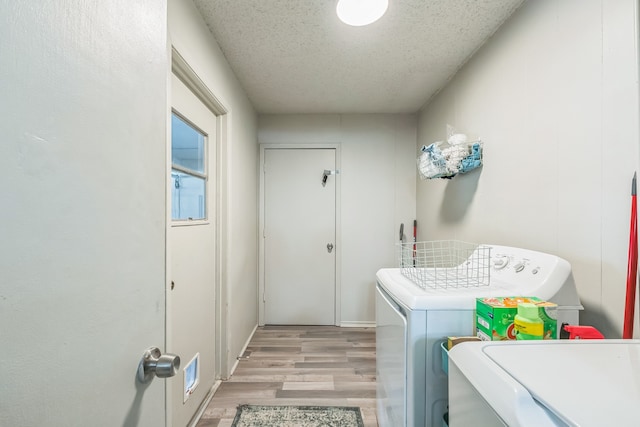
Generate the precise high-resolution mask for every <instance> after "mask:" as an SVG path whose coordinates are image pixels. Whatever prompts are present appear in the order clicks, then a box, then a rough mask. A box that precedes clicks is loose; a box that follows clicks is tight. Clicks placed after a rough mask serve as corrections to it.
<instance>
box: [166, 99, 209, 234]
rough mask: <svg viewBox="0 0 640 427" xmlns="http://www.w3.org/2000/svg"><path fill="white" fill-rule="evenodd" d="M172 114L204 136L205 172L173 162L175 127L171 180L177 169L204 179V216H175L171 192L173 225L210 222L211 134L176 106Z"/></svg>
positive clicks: (171, 135) (171, 133) (203, 166)
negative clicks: (209, 154)
mask: <svg viewBox="0 0 640 427" xmlns="http://www.w3.org/2000/svg"><path fill="white" fill-rule="evenodd" d="M171 115H172V116H173V115H175V116H176V117H177V118H178V119H180V120H182V121H183V122H184V123H186V124H187V125H189V126H190V127H191V128H193V129H194V130H195V131H197V132H198V133H199V134H200V135H202V136H203V143H202V156H203V159H202V160H203V162H202V168H203V170H204V173H202V172H198V171H196V170H193V169H190V168H188V167H185V166H182V165H178V164H175V163H173V128H172V129H171V132H170V137H171V159H170V163H171V164H170V176H169V179H170V181H171V173H172V172H173V171H174V170H175V171H178V172H180V173H184V174H187V175H190V176H194V177H196V178H200V179H203V180H204V218H195V219H194V218H178V219H176V218H174V217H173V198H172V197H171V192H169V198H170V200H169V201H170V203H171V209H170V212H171V225H172V226H185V225H205V224H209V156H208V153H209V134H208V133H207V132H205V131H204V130H202V129H201V128H200V127H199V126H197V125H196V124H195V123H193V121H191V120H189V119H188V118H186V117H185V115H184V114H181V113H180V112H179V111H178V110H176V109H175V108H173V107H172V108H171Z"/></svg>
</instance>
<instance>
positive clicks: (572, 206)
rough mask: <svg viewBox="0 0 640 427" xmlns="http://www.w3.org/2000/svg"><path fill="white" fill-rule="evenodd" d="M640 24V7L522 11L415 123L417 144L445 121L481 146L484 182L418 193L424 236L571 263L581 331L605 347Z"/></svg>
mask: <svg viewBox="0 0 640 427" xmlns="http://www.w3.org/2000/svg"><path fill="white" fill-rule="evenodd" d="M636 18H637V9H636V1H635V0H619V1H606V0H600V1H598V0H588V1H585V0H562V1H556V0H537V1H530V2H526V3H525V4H524V5H523V7H522V8H521V9H520V10H519V11H518V12H516V14H515V15H514V16H513V17H512V19H510V21H509V22H507V24H506V25H505V26H504V27H503V28H502V29H501V30H500V31H499V32H498V33H497V34H496V35H495V36H494V37H493V38H492V39H491V40H490V41H489V42H488V44H487V45H485V46H484V47H483V48H482V49H481V50H480V51H479V52H478V53H477V54H476V56H475V57H474V58H473V59H472V60H471V61H470V62H469V63H467V64H466V66H465V67H464V68H463V69H462V70H461V71H460V72H459V73H458V74H457V75H456V76H455V78H454V79H453V80H452V81H451V82H450V84H449V85H448V86H447V87H446V88H445V89H444V90H442V91H441V92H440V93H439V94H438V95H437V96H436V97H435V98H434V99H432V100H431V102H430V103H428V105H427V106H426V107H425V108H424V110H423V111H422V112H421V113H420V115H419V126H418V146H421V145H423V144H429V143H431V142H433V141H436V140H441V139H443V138H444V137H445V131H446V125H447V124H451V125H454V126H456V127H457V129H458V130H459V131H461V132H463V133H467V134H468V135H470V136H472V137H480V138H482V140H483V141H484V144H485V145H484V167H483V169H482V170H481V171H477V172H471V173H469V174H468V175H465V176H459V177H456V178H454V179H453V180H451V181H445V180H433V181H427V182H424V181H420V182H418V186H417V216H418V221H419V226H420V231H419V239H420V240H433V239H448V238H457V239H463V240H469V241H476V242H485V243H495V244H505V245H512V246H521V247H527V248H531V249H537V250H541V251H546V252H551V253H554V254H557V255H560V256H562V257H564V258H566V259H567V260H568V261H569V262H570V263H571V264H572V266H573V271H574V276H575V279H576V282H577V285H578V289H579V293H580V296H581V299H582V302H583V305H584V306H585V308H586V309H585V311H584V313H583V315H582V317H581V322H582V323H584V324H591V325H594V326H596V327H598V328H600V329H601V330H602V331H603V332H604V333H605V335H606V336H607V337H610V338H614V337H619V336H620V335H621V333H622V319H623V312H624V308H623V305H624V295H625V280H626V267H627V249H628V235H629V212H630V190H631V178H632V176H633V173H634V171H635V170H637V169H638V158H639V157H638V146H639V145H638V85H637V79H638V62H637V60H638V56H637V45H636V41H637V40H638V36H637V32H636V25H637V19H636ZM637 317H638V316H637V315H636V318H637ZM635 329H636V331H637V330H638V327H637V326H636V328H635Z"/></svg>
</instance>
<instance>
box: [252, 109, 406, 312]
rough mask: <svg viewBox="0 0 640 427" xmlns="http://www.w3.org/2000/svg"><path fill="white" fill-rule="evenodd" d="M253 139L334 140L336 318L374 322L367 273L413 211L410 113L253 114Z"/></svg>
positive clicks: (387, 263)
mask: <svg viewBox="0 0 640 427" xmlns="http://www.w3.org/2000/svg"><path fill="white" fill-rule="evenodd" d="M258 129H259V131H258V134H259V141H260V143H261V144H265V143H269V144H280V143H281V144H308V143H316V144H322V143H326V144H340V149H341V160H340V161H341V167H340V180H341V200H340V205H341V211H340V215H341V229H340V230H339V232H340V235H341V242H342V259H340V260H339V265H340V267H341V271H340V283H341V296H340V297H341V313H340V316H341V321H342V324H344V325H358V324H367V323H373V322H375V304H374V303H375V300H374V291H375V273H376V271H377V270H378V269H379V268H382V267H393V266H395V264H396V261H395V244H396V243H397V242H398V231H399V227H400V223H401V222H404V224H405V227H406V228H407V233H408V234H409V237H410V232H409V230H410V229H411V227H410V226H409V225H410V224H412V222H413V219H414V215H415V176H416V171H415V161H414V159H415V141H416V117H415V116H413V115H261V116H260V118H259V126H258Z"/></svg>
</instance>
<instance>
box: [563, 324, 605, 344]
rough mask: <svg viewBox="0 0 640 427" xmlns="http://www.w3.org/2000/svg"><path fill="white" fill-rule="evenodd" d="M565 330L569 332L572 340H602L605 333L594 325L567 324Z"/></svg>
mask: <svg viewBox="0 0 640 427" xmlns="http://www.w3.org/2000/svg"><path fill="white" fill-rule="evenodd" d="M564 330H565V331H567V332H569V339H570V340H601V339H604V335H602V334H601V333H600V331H599V330H597V329H596V328H594V327H593V326H571V325H565V326H564Z"/></svg>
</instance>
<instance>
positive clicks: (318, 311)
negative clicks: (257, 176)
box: [259, 145, 340, 325]
mask: <svg viewBox="0 0 640 427" xmlns="http://www.w3.org/2000/svg"><path fill="white" fill-rule="evenodd" d="M338 164H339V147H337V146H327V145H322V146H309V145H305V146H289V145H286V146H284V145H278V146H275V145H268V146H267V145H265V146H262V147H261V167H262V174H261V183H260V186H261V189H260V194H261V201H260V209H261V211H260V221H261V230H262V239H261V244H260V262H261V266H260V279H261V280H260V292H259V295H260V296H261V301H259V308H260V313H259V318H260V324H263V325H264V324H274V325H337V324H339V320H340V319H339V312H340V310H339V308H340V303H339V300H340V298H339V295H340V292H339V282H338V280H337V278H338V276H339V275H338V274H337V272H338V267H339V266H338V262H337V260H338V259H339V254H340V244H339V239H338V237H339V236H338V233H337V230H338V224H339V216H338V215H337V213H338V212H339V210H338V204H337V201H338V200H339V198H338V197H337V196H338V194H339V175H338V171H339V167H338Z"/></svg>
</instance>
